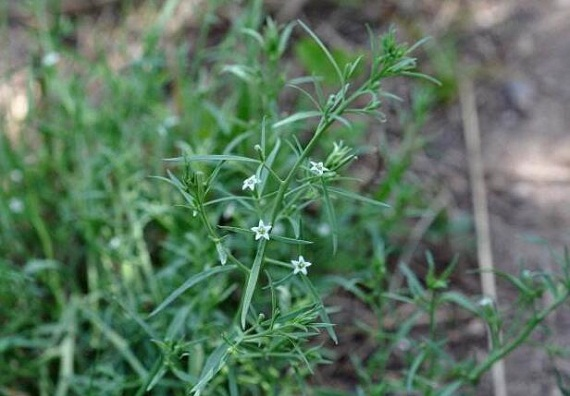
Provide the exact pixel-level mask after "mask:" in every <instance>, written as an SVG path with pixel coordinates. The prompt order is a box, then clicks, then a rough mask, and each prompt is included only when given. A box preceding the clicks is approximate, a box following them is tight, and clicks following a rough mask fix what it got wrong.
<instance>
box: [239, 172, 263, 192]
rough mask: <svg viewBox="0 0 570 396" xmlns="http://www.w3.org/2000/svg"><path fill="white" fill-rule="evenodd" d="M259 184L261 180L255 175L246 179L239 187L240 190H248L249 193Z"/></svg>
mask: <svg viewBox="0 0 570 396" xmlns="http://www.w3.org/2000/svg"><path fill="white" fill-rule="evenodd" d="M259 183H261V180H260V179H259V177H257V176H256V175H253V176H251V177H248V178H247V179H245V180H244V181H243V186H242V187H241V189H242V190H245V189H246V188H249V189H250V190H251V191H253V190H254V189H255V185H256V184H259Z"/></svg>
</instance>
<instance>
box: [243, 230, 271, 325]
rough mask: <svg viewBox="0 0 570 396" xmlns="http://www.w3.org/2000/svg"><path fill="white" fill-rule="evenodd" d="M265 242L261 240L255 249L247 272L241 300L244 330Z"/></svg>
mask: <svg viewBox="0 0 570 396" xmlns="http://www.w3.org/2000/svg"><path fill="white" fill-rule="evenodd" d="M265 246H266V241H265V240H262V241H261V242H260V243H259V245H258V247H257V254H256V255H255V259H254V261H253V265H252V266H251V271H250V272H249V277H248V278H247V286H246V288H245V293H244V295H243V300H242V304H241V327H242V329H245V322H246V319H247V313H248V311H249V306H250V304H251V299H252V298H253V292H254V291H255V287H256V286H257V279H258V278H259V272H260V271H261V262H262V260H263V256H264V253H265Z"/></svg>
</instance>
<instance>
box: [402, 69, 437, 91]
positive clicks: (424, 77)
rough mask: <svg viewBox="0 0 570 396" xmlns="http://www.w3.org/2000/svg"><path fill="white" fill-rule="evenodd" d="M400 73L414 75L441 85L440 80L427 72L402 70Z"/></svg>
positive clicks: (408, 75)
mask: <svg viewBox="0 0 570 396" xmlns="http://www.w3.org/2000/svg"><path fill="white" fill-rule="evenodd" d="M402 75H403V76H406V77H415V78H420V79H422V80H427V81H429V82H431V83H434V84H435V85H437V86H440V87H441V81H439V80H438V79H436V78H433V77H431V76H428V75H427V74H423V73H417V72H411V71H403V72H402Z"/></svg>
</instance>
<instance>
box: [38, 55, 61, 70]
mask: <svg viewBox="0 0 570 396" xmlns="http://www.w3.org/2000/svg"><path fill="white" fill-rule="evenodd" d="M58 62H59V54H58V53H57V52H48V53H47V54H45V55H44V57H43V58H42V65H44V66H46V67H50V66H54V65H55V64H57V63H58Z"/></svg>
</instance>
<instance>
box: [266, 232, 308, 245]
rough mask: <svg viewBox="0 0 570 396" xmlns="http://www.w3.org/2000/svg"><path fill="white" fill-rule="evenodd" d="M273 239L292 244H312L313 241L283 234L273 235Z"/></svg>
mask: <svg viewBox="0 0 570 396" xmlns="http://www.w3.org/2000/svg"><path fill="white" fill-rule="evenodd" d="M271 239H275V240H276V241H279V242H283V243H287V244H290V245H311V244H312V243H313V242H311V241H306V240H304V239H295V238H288V237H284V236H281V235H275V234H272V235H271Z"/></svg>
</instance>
